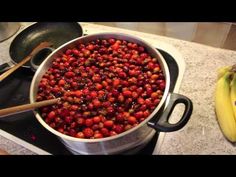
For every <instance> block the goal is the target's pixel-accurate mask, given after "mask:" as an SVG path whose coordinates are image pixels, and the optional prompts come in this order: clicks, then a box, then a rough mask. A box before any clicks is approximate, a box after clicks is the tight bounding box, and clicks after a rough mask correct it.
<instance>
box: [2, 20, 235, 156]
mask: <svg viewBox="0 0 236 177" xmlns="http://www.w3.org/2000/svg"><path fill="white" fill-rule="evenodd" d="M81 25H82V26H83V27H89V28H93V29H94V30H96V29H97V30H98V31H101V30H102V31H104V32H105V31H114V32H125V33H130V34H133V35H136V36H139V37H145V38H147V39H150V40H154V41H163V42H166V43H168V44H170V45H172V46H174V47H175V48H176V49H177V50H178V51H179V52H180V53H181V54H182V56H183V58H184V60H185V62H186V70H185V73H184V77H183V80H182V83H181V86H180V90H179V93H180V94H183V95H185V96H187V97H189V98H190V99H191V100H192V102H193V106H194V110H193V113H192V116H191V118H190V121H189V122H188V124H187V125H186V126H185V127H184V128H183V129H181V130H179V131H176V132H171V133H166V134H165V138H164V141H163V144H162V145H161V148H160V150H159V154H236V147H234V146H233V145H232V144H231V143H229V142H228V141H227V140H226V139H225V138H224V137H223V135H222V133H221V131H220V129H219V126H218V124H217V121H216V117H215V111H214V89H215V83H216V75H217V74H216V71H217V69H218V68H220V67H221V66H226V65H232V64H234V63H236V51H230V50H224V49H218V48H214V47H209V46H206V45H201V44H197V43H192V42H186V41H182V40H177V39H172V38H167V37H162V36H157V35H152V34H147V33H140V32H137V31H129V30H124V29H119V28H112V27H106V26H101V25H94V24H89V23H81ZM85 33H86V31H85ZM11 40H12V38H11V39H9V40H7V41H5V42H3V43H0V64H1V63H3V62H4V61H8V60H10V58H9V54H8V51H9V44H10V42H11Z"/></svg>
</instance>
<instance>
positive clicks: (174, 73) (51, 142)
mask: <svg viewBox="0 0 236 177" xmlns="http://www.w3.org/2000/svg"><path fill="white" fill-rule="evenodd" d="M158 50H159V52H160V53H161V54H162V55H163V57H164V59H165V60H166V63H167V65H168V67H169V71H170V92H172V91H173V90H174V87H175V84H176V81H177V78H178V74H179V68H178V64H177V63H176V61H175V59H174V58H173V57H172V56H171V55H170V54H168V53H167V52H165V51H163V50H160V49H158ZM32 78H33V72H32V71H30V70H29V69H24V68H20V69H18V70H17V71H16V72H14V73H13V74H12V75H11V76H9V77H8V78H6V79H5V80H3V81H2V82H1V83H0V103H1V104H0V109H3V108H7V107H11V106H17V105H21V104H26V103H29V89H30V84H31V80H32ZM0 129H2V130H4V131H6V132H8V133H10V134H12V135H14V136H16V137H18V138H20V139H22V140H24V141H26V142H28V143H30V144H33V145H35V146H37V147H39V148H41V149H43V150H45V151H47V152H49V153H51V154H53V155H59V154H65V155H69V154H72V153H71V152H70V151H69V150H67V149H66V147H65V146H64V145H63V144H62V143H61V142H60V140H59V139H58V138H57V137H56V136H55V135H53V134H52V133H50V132H49V131H48V130H46V129H45V128H44V127H42V126H41V125H39V122H38V121H37V119H36V118H35V116H34V114H33V112H32V111H28V112H25V113H20V114H16V115H11V116H8V117H4V118H1V119H0ZM158 136H159V133H158V132H157V133H155V136H154V137H153V138H152V140H151V141H150V142H149V143H148V144H147V145H146V146H145V147H144V148H143V149H142V150H140V151H139V152H138V153H137V154H147V155H149V154H150V155H151V154H152V152H153V150H154V148H155V145H156V142H157V139H158Z"/></svg>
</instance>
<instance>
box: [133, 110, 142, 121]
mask: <svg viewBox="0 0 236 177" xmlns="http://www.w3.org/2000/svg"><path fill="white" fill-rule="evenodd" d="M134 116H135V117H136V118H137V119H140V118H142V117H143V111H139V112H136V113H135V114H134Z"/></svg>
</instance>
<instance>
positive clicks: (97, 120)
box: [93, 116, 101, 124]
mask: <svg viewBox="0 0 236 177" xmlns="http://www.w3.org/2000/svg"><path fill="white" fill-rule="evenodd" d="M93 122H94V123H95V124H97V123H99V122H101V118H100V117H99V116H96V117H94V118H93Z"/></svg>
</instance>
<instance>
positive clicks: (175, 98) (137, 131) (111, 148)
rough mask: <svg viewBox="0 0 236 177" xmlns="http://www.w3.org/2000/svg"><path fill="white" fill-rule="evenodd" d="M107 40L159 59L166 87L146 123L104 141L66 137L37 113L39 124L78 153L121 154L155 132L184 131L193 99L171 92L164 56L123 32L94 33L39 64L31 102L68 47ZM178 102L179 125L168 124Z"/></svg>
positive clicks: (31, 91)
mask: <svg viewBox="0 0 236 177" xmlns="http://www.w3.org/2000/svg"><path fill="white" fill-rule="evenodd" d="M108 38H116V39H122V40H127V41H130V42H135V43H138V44H140V45H142V46H144V47H145V48H146V49H147V51H148V52H149V54H151V55H152V56H153V57H155V58H157V59H158V60H159V63H160V65H161V68H162V70H163V72H164V75H165V79H166V88H165V91H164V95H163V97H162V99H161V101H160V103H159V105H158V106H157V107H156V109H155V110H154V111H153V112H152V113H151V114H150V116H149V117H148V118H147V119H146V120H144V121H143V122H142V123H140V124H139V125H138V126H136V127H134V128H132V129H130V130H128V131H125V132H123V133H121V134H119V135H116V136H112V137H107V138H102V139H78V138H74V137H71V136H67V135H64V134H62V133H60V132H58V131H56V130H54V129H53V128H51V127H50V126H49V125H47V124H46V123H45V122H44V120H43V119H42V117H41V116H40V114H39V113H38V112H37V111H34V114H35V116H36V118H37V119H38V121H39V122H40V123H41V124H42V125H43V126H44V127H45V128H46V129H47V130H49V131H50V132H51V133H53V134H55V135H57V136H58V137H59V138H60V140H61V141H62V142H63V143H64V144H65V145H66V147H68V148H69V150H71V151H72V152H73V153H75V154H118V153H121V152H123V151H126V150H129V149H132V148H135V147H140V148H141V147H142V146H144V145H145V144H146V143H148V142H149V141H150V140H151V138H152V137H153V135H154V133H155V131H163V132H171V131H176V130H178V129H181V128H182V127H183V126H184V125H185V124H186V123H187V122H188V120H189V118H190V116H191V113H192V102H191V100H190V99H188V98H187V97H185V96H183V95H180V94H176V93H170V92H169V88H170V75H169V70H168V67H167V64H166V62H165V60H164V58H163V57H162V55H161V54H160V53H159V52H158V51H157V50H156V49H155V48H153V47H152V46H151V45H150V44H148V43H147V42H145V41H143V40H141V39H139V38H137V37H134V36H131V35H127V34H121V33H98V34H92V35H88V36H84V37H80V38H77V39H74V40H72V41H70V42H67V43H66V44H64V45H62V46H61V47H59V48H58V49H56V50H55V51H54V52H53V53H52V54H50V55H49V56H48V57H47V58H46V59H45V61H44V62H43V63H42V64H41V65H40V67H39V68H38V70H37V71H36V73H35V75H34V78H33V80H32V83H31V88H30V102H31V103H33V102H35V98H36V94H37V90H38V84H39V82H40V80H41V78H42V76H43V74H44V73H45V72H46V71H47V70H48V68H49V67H50V66H51V65H52V61H53V60H54V58H56V57H57V56H60V55H61V54H62V52H64V51H65V50H66V49H67V48H70V47H74V46H76V44H78V43H86V42H88V41H91V40H95V39H108ZM167 102H168V104H167V107H166V109H165V110H164V111H163V107H164V105H165V103H167ZM178 103H183V104H184V105H185V110H184V113H183V116H182V118H181V119H180V120H179V121H178V122H177V123H175V124H170V123H168V119H169V116H170V114H171V112H172V111H173V109H174V107H175V105H176V104H178Z"/></svg>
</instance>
